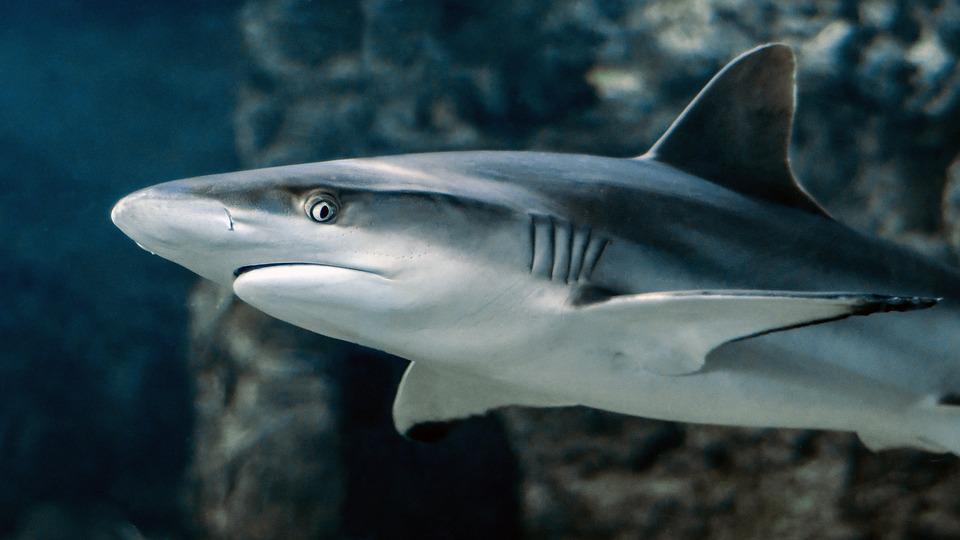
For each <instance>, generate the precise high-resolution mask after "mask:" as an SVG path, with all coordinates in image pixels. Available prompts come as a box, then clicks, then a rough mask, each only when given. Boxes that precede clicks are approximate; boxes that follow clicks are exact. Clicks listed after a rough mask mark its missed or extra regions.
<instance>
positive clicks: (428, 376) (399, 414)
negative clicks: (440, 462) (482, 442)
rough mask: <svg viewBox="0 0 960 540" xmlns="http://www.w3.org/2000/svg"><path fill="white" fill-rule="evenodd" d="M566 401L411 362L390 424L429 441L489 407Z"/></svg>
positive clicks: (549, 404) (416, 437)
mask: <svg viewBox="0 0 960 540" xmlns="http://www.w3.org/2000/svg"><path fill="white" fill-rule="evenodd" d="M567 404H568V403H562V402H561V401H560V400H557V399H553V398H550V397H547V396H543V395H540V394H538V393H536V392H532V391H527V390H525V389H522V388H518V387H513V386H509V385H506V384H504V383H501V382H498V381H493V380H490V379H486V378H481V377H476V376H473V375H470V374H464V373H461V372H459V371H456V370H452V369H449V368H448V369H442V368H441V369H436V368H434V367H432V366H427V365H424V364H423V363H421V362H412V363H411V364H410V367H408V368H407V371H406V373H404V375H403V379H402V380H401V381H400V388H399V390H397V397H396V399H395V401H394V402H393V423H394V425H395V426H396V428H397V431H399V432H400V433H401V434H403V435H404V436H406V437H409V438H411V439H414V440H417V441H424V442H432V441H435V440H438V439H440V438H442V437H443V436H444V435H445V434H446V432H447V431H448V429H449V427H450V426H451V425H452V423H453V422H454V421H456V420H462V419H465V418H468V417H470V416H479V415H482V414H484V413H486V412H487V411H490V410H492V409H497V408H500V407H507V406H510V405H527V406H536V407H552V406H553V407H555V406H561V405H567Z"/></svg>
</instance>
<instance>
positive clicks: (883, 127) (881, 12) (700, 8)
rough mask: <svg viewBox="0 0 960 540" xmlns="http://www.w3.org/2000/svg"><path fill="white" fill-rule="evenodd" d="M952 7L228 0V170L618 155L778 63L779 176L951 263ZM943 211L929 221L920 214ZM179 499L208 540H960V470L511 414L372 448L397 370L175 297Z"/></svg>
mask: <svg viewBox="0 0 960 540" xmlns="http://www.w3.org/2000/svg"><path fill="white" fill-rule="evenodd" d="M958 11H960V7H958V5H957V4H956V3H954V2H948V1H943V2H937V1H930V2H923V3H916V4H908V3H906V2H895V1H866V2H849V1H818V2H814V1H806V2H804V1H801V2H790V3H775V2H772V1H761V2H753V1H749V2H748V1H746V0H743V1H737V0H715V1H708V0H683V1H667V0H663V1H651V2H626V1H616V0H613V1H601V0H593V1H559V2H546V1H544V2H523V3H519V2H512V1H507V0H494V1H490V2H483V3H480V2H469V1H466V0H463V1H451V0H446V1H440V2H432V1H430V2H428V1H406V2H398V1H391V0H367V1H364V2H360V3H318V2H309V1H306V0H250V1H249V2H248V3H247V5H246V7H245V8H244V9H243V11H242V15H241V25H242V29H243V33H244V37H245V46H246V48H247V51H248V54H249V59H250V65H251V66H252V68H251V70H250V72H249V73H248V75H247V76H246V79H245V81H244V83H243V88H242V91H241V98H240V100H239V102H238V104H237V110H236V116H235V122H236V130H237V143H238V147H239V149H240V153H241V158H242V159H243V160H244V162H245V165H247V166H249V167H255V166H267V165H276V164H286V163H295V162H305V161H314V160H322V159H332V158H338V157H347V156H363V155H375V154H384V153H402V152H413V151H425V150H451V149H473V148H486V149H542V150H557V151H576V152H586V153H597V154H605V155H616V156H630V155H636V154H640V153H642V152H643V151H645V150H646V149H647V147H648V146H649V145H650V144H651V143H652V142H653V141H654V140H655V139H656V137H657V136H658V135H659V134H660V133H661V132H662V131H663V130H664V129H665V128H666V127H667V125H668V124H669V122H670V121H671V120H672V119H673V118H674V117H675V116H676V115H677V114H678V113H679V112H680V110H682V108H683V106H684V105H685V104H686V103H687V102H688V101H689V99H690V98H692V97H693V95H694V93H695V92H696V91H697V90H699V88H700V87H701V86H702V84H703V83H705V82H706V80H707V79H708V78H709V77H710V76H711V75H712V74H713V73H715V72H716V70H717V69H719V68H720V67H721V66H722V65H723V64H724V63H725V62H726V61H728V60H729V59H730V58H732V57H733V56H734V55H736V54H738V53H739V52H741V51H743V50H746V49H748V48H751V47H753V46H755V45H756V44H759V43H762V42H766V41H771V40H777V41H785V42H787V43H790V44H791V45H793V46H794V47H795V48H796V50H797V52H798V55H799V62H800V71H799V74H798V79H799V85H800V86H799V88H800V90H799V111H798V118H797V121H796V127H795V142H794V146H793V152H792V157H793V162H794V167H795V169H796V172H797V175H798V177H799V178H801V180H802V181H803V182H804V183H805V185H806V186H807V187H808V188H809V190H810V191H811V192H813V193H814V194H815V195H816V196H817V197H818V198H819V199H820V200H821V201H822V202H823V203H824V204H825V206H826V207H827V208H828V209H830V210H831V211H832V212H833V213H834V214H835V215H837V216H838V217H839V218H840V219H841V220H843V221H845V222H847V223H850V224H851V225H852V226H854V227H857V228H860V229H863V230H867V231H871V232H874V233H878V234H882V235H884V236H887V237H888V238H891V239H893V240H895V241H898V242H902V243H905V244H909V245H911V246H912V247H913V248H915V249H920V250H923V251H925V252H927V253H929V254H931V255H932V256H936V257H940V258H942V259H944V260H947V261H951V262H956V255H955V254H954V253H953V252H952V251H951V250H950V247H949V244H950V242H951V241H952V243H953V245H954V247H957V246H958V244H960V242H958V238H960V218H958V217H957V216H958V215H960V195H958V193H960V180H957V178H960V173H958V172H957V171H958V170H960V165H957V166H954V168H953V169H952V171H953V180H951V181H948V173H947V171H948V168H949V166H950V164H951V163H952V162H953V161H954V160H955V159H957V156H958V154H960V136H958V130H960V67H958V65H957V58H958V55H960V13H958ZM945 193H946V195H945ZM192 306H193V307H192V309H193V318H194V325H193V326H194V337H193V347H192V350H193V359H192V368H193V370H194V373H195V375H196V380H197V410H198V420H197V430H196V445H197V450H196V452H195V456H194V473H193V484H192V485H193V486H194V487H193V489H192V493H193V497H194V499H195V502H196V506H195V507H196V511H197V522H198V526H199V527H200V529H201V530H202V531H203V532H204V533H205V534H206V535H209V536H211V537H214V538H275V537H285V538H296V537H317V536H327V537H334V536H338V535H347V536H376V537H382V536H386V537H390V536H395V537H399V536H410V535H416V536H418V537H443V536H458V537H462V536H468V537H489V536H492V535H494V534H498V535H499V536H506V537H512V536H520V535H522V536H526V537H532V538H540V537H543V538H586V537H590V538H634V537H645V538H703V537H711V538H767V537H778V538H809V537H817V538H850V537H855V538H858V537H874V536H876V537H902V536H911V535H926V536H932V537H956V536H958V535H960V505H958V503H957V499H956V496H955V494H956V493H958V492H960V462H958V460H957V459H956V458H953V457H938V456H932V455H929V454H922V453H917V452H910V451H896V452H884V453H882V454H871V453H869V452H868V451H866V450H865V449H864V448H863V447H862V445H860V443H859V442H857V440H856V438H855V437H854V436H853V435H850V434H842V433H821V432H806V431H789V430H772V429H768V430H757V429H739V428H722V427H705V426H689V425H678V424H672V423H665V422H657V421H651V420H644V419H638V418H629V417H624V416H619V415H615V414H610V413H605V412H601V411H592V410H586V409H579V408H573V409H556V410H524V409H510V410H507V411H504V412H502V413H497V414H494V415H491V416H489V417H487V418H484V419H481V420H476V421H470V422H468V423H467V425H466V426H465V427H464V428H462V429H461V430H459V431H457V432H455V433H454V435H453V437H452V438H451V440H449V441H446V442H444V443H441V444H439V445H436V446H429V445H420V444H415V443H411V442H407V441H404V440H402V439H401V438H399V436H397V435H396V434H395V433H393V428H392V425H391V423H390V419H389V403H390V400H391V399H392V397H393V393H394V388H395V386H396V383H397V381H398V378H399V374H400V372H401V371H402V368H403V365H404V362H402V361H400V360H396V359H391V358H389V357H386V356H385V355H382V354H379V353H374V352H370V351H366V350H362V349H358V348H354V347H350V346H345V345H342V344H339V343H336V342H333V341H332V340H327V339H325V338H320V337H317V336H314V335H310V334H308V333H306V332H301V331H298V330H295V329H292V328H290V327H289V326H287V325H284V324H282V323H278V322H275V321H273V320H272V319H270V318H268V317H266V316H264V315H262V314H259V313H258V312H256V311H254V310H252V309H250V308H248V307H246V306H244V305H243V304H242V303H240V302H239V301H234V300H231V299H230V294H229V292H228V291H221V290H217V289H216V287H215V286H214V285H211V284H209V283H203V284H201V285H200V286H199V287H198V289H197V290H196V291H195V293H194V295H193V304H192Z"/></svg>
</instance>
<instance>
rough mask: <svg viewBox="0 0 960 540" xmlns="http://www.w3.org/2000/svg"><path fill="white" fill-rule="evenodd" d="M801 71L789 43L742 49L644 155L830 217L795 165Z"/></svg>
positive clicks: (724, 183)
mask: <svg viewBox="0 0 960 540" xmlns="http://www.w3.org/2000/svg"><path fill="white" fill-rule="evenodd" d="M795 71H796V62H795V59H794V56H793V51H792V50H791V49H790V47H788V46H787V45H784V44H782V43H771V44H767V45H762V46H760V47H757V48H756V49H753V50H751V51H747V52H745V53H743V54H742V55H740V56H739V57H737V58H735V59H734V60H733V61H732V62H730V63H729V64H727V66H726V67H724V68H723V69H722V70H720V72H719V73H717V74H716V75H715V76H714V77H713V79H712V80H711V81H710V82H709V83H707V85H706V86H705V87H704V88H703V90H701V91H700V94H698V95H697V97H696V98H694V100H693V101H692V102H691V103H690V104H689V105H687V108H686V109H685V110H684V111H683V113H682V114H681V115H680V117H679V118H677V119H676V120H675V121H674V122H673V125H671V126H670V129H668V130H667V132H666V133H664V135H663V136H662V137H660V140H658V141H657V142H656V144H654V145H653V147H652V148H650V151H649V152H647V153H646V154H644V155H643V156H640V157H641V158H642V159H654V160H657V161H659V162H662V163H666V164H668V165H671V166H673V167H676V168H678V169H680V170H682V171H686V172H688V173H691V174H694V175H696V176H699V177H701V178H705V179H707V180H710V181H712V182H714V183H717V184H720V185H722V186H724V187H726V188H728V189H731V190H733V191H737V192H739V193H742V194H744V195H748V196H750V197H755V198H759V199H764V200H767V201H771V202H775V203H778V204H783V205H786V206H792V207H795V208H800V209H802V210H806V211H808V212H812V213H815V214H820V215H823V216H827V217H829V216H828V214H827V213H826V211H824V210H823V208H821V207H820V205H819V204H817V203H816V202H815V201H814V200H813V199H812V198H811V197H810V195H809V194H807V192H806V191H804V190H803V188H802V187H801V186H800V184H798V183H797V181H796V180H795V179H794V177H793V173H792V172H791V171H790V163H789V160H788V157H787V150H788V148H789V146H790V131H791V129H792V126H793V109H794V101H795V96H794V92H795V86H796V85H795V82H794V73H795Z"/></svg>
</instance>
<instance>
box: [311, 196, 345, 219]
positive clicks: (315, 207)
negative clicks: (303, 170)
mask: <svg viewBox="0 0 960 540" xmlns="http://www.w3.org/2000/svg"><path fill="white" fill-rule="evenodd" d="M304 210H306V211H307V216H309V217H310V219H312V220H314V221H316V222H317V223H330V222H331V221H333V220H334V219H336V218H337V213H338V212H340V203H339V202H337V199H335V198H334V197H333V195H327V194H326V193H321V194H319V195H314V196H313V197H310V198H309V199H307V203H306V204H305V205H304Z"/></svg>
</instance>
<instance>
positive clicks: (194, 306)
mask: <svg viewBox="0 0 960 540" xmlns="http://www.w3.org/2000/svg"><path fill="white" fill-rule="evenodd" d="M191 312H192V314H193V325H192V329H191V330H192V354H191V356H192V365H191V369H192V370H193V372H194V374H195V376H196V411H197V419H196V433H197V435H196V440H195V454H194V460H193V463H194V466H193V469H192V471H191V474H190V484H191V489H190V493H191V496H190V499H191V501H190V502H191V505H190V506H191V507H192V508H194V509H195V521H196V527H197V530H198V533H199V534H200V536H203V537H206V538H224V539H267V538H284V539H288V538H289V539H298V538H303V539H307V538H344V537H348V538H384V537H402V538H444V537H450V536H453V537H457V538H490V537H494V536H504V537H511V536H515V535H516V529H517V525H516V524H517V521H518V520H517V514H518V511H517V508H518V503H517V489H516V485H517V483H518V480H517V471H516V466H515V462H514V458H513V456H512V455H511V454H510V451H509V449H508V447H507V443H506V438H505V437H504V434H503V431H502V429H501V428H500V427H499V426H498V425H497V424H496V422H495V421H493V420H492V419H488V420H486V421H481V422H477V423H475V424H473V425H472V426H469V427H468V428H467V429H464V430H463V431H462V432H461V433H458V434H457V435H456V436H454V437H451V439H450V440H448V441H445V442H444V443H443V444H439V445H422V444H413V443H410V442H409V441H406V440H404V439H402V438H401V437H400V436H399V435H397V434H396V432H395V431H394V430H393V427H392V421H391V420H390V406H391V404H392V396H393V391H394V388H396V385H397V383H398V382H399V377H400V375H401V373H402V368H403V364H402V363H401V362H400V361H399V360H396V359H392V358H386V357H385V356H384V355H380V354H377V353H374V352H371V351H365V350H361V349H358V348H355V347H352V346H348V345H347V344H345V343H343V342H338V341H335V340H331V339H327V338H324V337H321V336H318V335H316V334H312V333H309V332H305V331H302V330H298V329H296V328H294V327H292V326H290V325H287V324H285V323H281V322H280V321H277V320H275V319H271V318H269V317H267V316H266V315H264V314H262V313H260V312H259V311H257V310H255V309H253V308H251V307H249V306H247V305H246V304H244V303H243V302H241V301H239V300H237V299H236V298H235V297H234V296H233V292H232V291H231V290H229V289H224V288H221V287H218V286H216V285H214V284H212V283H210V282H203V283H201V284H200V285H199V286H198V287H197V288H196V289H195V291H194V292H193V294H192V296H191Z"/></svg>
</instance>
